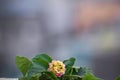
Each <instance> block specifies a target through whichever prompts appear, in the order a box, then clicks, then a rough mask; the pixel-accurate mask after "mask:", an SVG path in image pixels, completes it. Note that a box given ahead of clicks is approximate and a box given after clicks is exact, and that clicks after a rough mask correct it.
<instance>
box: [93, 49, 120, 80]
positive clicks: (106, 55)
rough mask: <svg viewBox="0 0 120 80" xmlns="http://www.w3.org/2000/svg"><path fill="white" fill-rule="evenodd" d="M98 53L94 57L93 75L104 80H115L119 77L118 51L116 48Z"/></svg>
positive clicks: (119, 61)
mask: <svg viewBox="0 0 120 80" xmlns="http://www.w3.org/2000/svg"><path fill="white" fill-rule="evenodd" d="M96 53H97V52H96ZM99 53H100V54H99V55H96V56H94V63H93V65H95V66H94V71H95V74H96V75H97V76H99V77H101V78H103V79H104V80H115V78H116V77H117V76H119V75H120V49H119V48H116V49H111V50H108V51H101V52H99Z"/></svg>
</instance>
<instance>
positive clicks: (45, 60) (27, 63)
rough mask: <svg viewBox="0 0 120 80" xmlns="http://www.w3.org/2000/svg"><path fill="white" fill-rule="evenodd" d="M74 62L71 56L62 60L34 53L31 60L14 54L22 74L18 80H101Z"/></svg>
mask: <svg viewBox="0 0 120 80" xmlns="http://www.w3.org/2000/svg"><path fill="white" fill-rule="evenodd" d="M74 63H75V58H73V57H72V58H70V59H67V60H64V61H63V62H62V61H59V60H53V59H52V58H51V57H50V56H49V55H47V54H39V55H36V56H35V57H34V58H32V60H29V59H28V58H26V57H21V56H16V65H17V67H18V69H19V70H20V71H21V73H22V75H23V76H22V77H21V78H19V80H102V79H100V78H97V77H95V76H94V74H92V73H91V72H90V70H89V69H87V68H83V67H75V66H74ZM117 80H119V78H117Z"/></svg>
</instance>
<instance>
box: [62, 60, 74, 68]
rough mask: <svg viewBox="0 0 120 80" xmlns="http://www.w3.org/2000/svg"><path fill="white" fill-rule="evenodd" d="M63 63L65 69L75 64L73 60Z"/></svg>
mask: <svg viewBox="0 0 120 80" xmlns="http://www.w3.org/2000/svg"><path fill="white" fill-rule="evenodd" d="M63 63H64V64H65V66H66V67H72V66H73V65H74V63H75V58H70V59H68V60H64V61H63Z"/></svg>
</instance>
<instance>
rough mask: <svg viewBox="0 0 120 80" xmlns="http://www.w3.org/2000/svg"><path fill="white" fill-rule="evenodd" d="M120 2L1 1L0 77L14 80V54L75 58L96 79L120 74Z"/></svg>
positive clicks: (119, 0) (111, 0) (75, 0)
mask: <svg viewBox="0 0 120 80" xmlns="http://www.w3.org/2000/svg"><path fill="white" fill-rule="evenodd" d="M119 34H120V0H0V77H18V76H20V75H21V74H20V72H19V71H18V69H17V68H16V65H15V56H16V55H21V56H26V57H28V58H32V57H34V56H35V55H36V54H39V53H41V52H45V53H48V54H49V55H50V56H52V57H53V58H54V59H60V60H64V59H68V58H69V57H75V58H76V64H75V65H77V66H83V67H90V68H91V69H93V72H94V73H95V75H96V76H98V77H101V78H103V79H105V80H114V78H115V76H118V75H120V58H119V57H120V35H119Z"/></svg>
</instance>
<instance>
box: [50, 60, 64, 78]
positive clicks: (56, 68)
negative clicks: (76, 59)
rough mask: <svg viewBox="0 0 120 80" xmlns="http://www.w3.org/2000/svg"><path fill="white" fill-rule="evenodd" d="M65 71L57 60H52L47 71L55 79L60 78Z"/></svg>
mask: <svg viewBox="0 0 120 80" xmlns="http://www.w3.org/2000/svg"><path fill="white" fill-rule="evenodd" d="M65 70H66V68H65V65H64V64H63V62H61V61H59V60H56V61H54V60H53V61H52V62H51V63H49V68H48V71H52V72H53V73H54V74H55V75H56V76H57V77H61V76H62V75H63V74H64V73H65Z"/></svg>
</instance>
